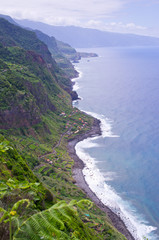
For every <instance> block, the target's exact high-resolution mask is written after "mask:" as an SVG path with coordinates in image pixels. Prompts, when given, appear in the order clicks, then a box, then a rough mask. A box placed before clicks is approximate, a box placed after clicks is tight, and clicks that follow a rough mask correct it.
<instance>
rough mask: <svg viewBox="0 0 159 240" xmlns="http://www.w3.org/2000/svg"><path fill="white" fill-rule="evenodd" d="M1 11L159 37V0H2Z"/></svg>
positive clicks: (69, 23) (56, 22)
mask: <svg viewBox="0 0 159 240" xmlns="http://www.w3.org/2000/svg"><path fill="white" fill-rule="evenodd" d="M0 13H1V14H6V15H9V16H11V17H13V18H17V19H30V20H35V21H40V22H45V23H48V24H51V25H62V26H67V25H75V26H82V27H89V28H96V29H100V30H107V31H114V32H122V33H137V34H142V35H151V36H158V37H159V0H27V1H23V0H2V1H1V3H0Z"/></svg>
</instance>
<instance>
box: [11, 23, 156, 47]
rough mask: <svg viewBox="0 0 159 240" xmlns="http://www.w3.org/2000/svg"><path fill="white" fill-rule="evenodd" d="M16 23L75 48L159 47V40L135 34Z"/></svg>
mask: <svg viewBox="0 0 159 240" xmlns="http://www.w3.org/2000/svg"><path fill="white" fill-rule="evenodd" d="M15 21H16V22H17V23H18V24H20V25H22V26H24V27H30V28H32V29H38V30H40V31H42V32H44V33H45V34H47V35H49V36H54V37H55V38H57V39H58V40H60V41H63V42H66V43H68V44H70V45H71V46H72V47H75V48H95V47H126V46H159V38H154V37H148V36H140V35H134V34H120V33H112V32H106V31H100V30H96V29H90V28H82V27H75V26H65V27H63V26H52V25H48V24H45V23H41V22H34V21H30V20H17V19H15Z"/></svg>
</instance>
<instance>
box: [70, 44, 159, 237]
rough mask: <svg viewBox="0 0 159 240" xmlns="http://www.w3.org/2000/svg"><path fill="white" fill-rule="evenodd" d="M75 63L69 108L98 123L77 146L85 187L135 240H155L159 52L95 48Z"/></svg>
mask: <svg viewBox="0 0 159 240" xmlns="http://www.w3.org/2000/svg"><path fill="white" fill-rule="evenodd" d="M78 51H84V52H95V53H97V54H98V55H99V57H96V58H88V59H87V58H83V59H81V60H80V62H79V63H76V64H75V68H76V69H77V70H78V71H79V73H80V74H79V78H76V79H73V81H74V82H75V85H74V90H76V91H77V93H78V95H79V96H80V97H81V100H78V101H74V102H73V105H74V106H75V107H77V108H79V109H81V110H83V111H85V112H87V113H89V114H90V115H92V116H94V117H96V118H98V119H100V120H101V129H102V136H100V137H99V136H98V137H97V136H96V137H93V138H89V139H85V140H84V141H82V142H79V143H78V144H77V145H76V152H77V155H78V156H79V157H80V158H81V159H82V160H83V161H84V163H85V165H86V166H85V168H84V170H83V174H84V176H85V179H86V181H87V183H88V185H89V186H90V188H91V189H92V190H93V191H94V192H95V193H96V195H97V196H98V197H99V198H100V199H101V200H102V202H103V203H104V204H106V205H107V206H109V207H110V208H111V209H112V210H113V211H114V212H115V213H116V214H118V215H120V216H121V218H122V219H123V220H124V222H125V224H126V226H127V227H128V229H129V230H130V231H131V233H132V234H133V235H134V237H135V239H143V238H144V237H147V238H148V239H149V240H157V239H159V48H156V47H146V48H145V47H132V48H94V49H78Z"/></svg>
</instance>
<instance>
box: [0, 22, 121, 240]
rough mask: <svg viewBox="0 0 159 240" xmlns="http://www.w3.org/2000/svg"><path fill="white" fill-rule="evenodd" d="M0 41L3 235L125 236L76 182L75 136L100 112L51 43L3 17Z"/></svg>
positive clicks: (0, 211) (0, 232)
mask: <svg viewBox="0 0 159 240" xmlns="http://www.w3.org/2000/svg"><path fill="white" fill-rule="evenodd" d="M13 33H14V34H13ZM0 43H1V44H0V73H1V78H0V86H1V88H0V102H1V105H0V222H1V225H0V239H1V240H7V239H9V238H10V239H24V240H25V239H26V240H27V239H101V240H103V239H125V238H124V237H123V235H122V234H120V233H118V232H117V230H116V229H115V228H114V227H113V226H112V225H111V224H110V222H109V220H108V218H107V216H106V215H105V213H103V212H102V211H101V210H100V209H98V208H97V207H96V206H95V205H94V204H92V203H90V201H88V199H87V197H86V195H85V194H84V193H83V192H82V191H81V190H80V189H79V188H78V187H77V186H76V185H75V184H74V179H73V177H72V167H73V164H74V162H73V159H71V157H70V156H69V154H68V151H67V142H68V140H69V139H70V138H72V137H74V136H76V135H78V134H82V133H84V132H86V131H89V130H90V128H91V125H92V123H93V119H92V118H91V117H89V116H87V115H85V114H83V113H81V112H80V111H79V110H78V109H76V108H73V107H72V106H71V97H70V95H69V94H68V93H67V92H66V91H65V90H64V89H65V88H67V87H68V85H67V84H68V82H67V81H65V80H66V78H65V77H63V76H64V75H63V72H62V71H61V70H60V69H59V67H58V66H57V64H56V63H55V61H54V60H53V59H52V57H51V54H50V52H49V51H48V48H47V46H46V45H45V44H43V42H41V41H39V40H38V39H37V37H36V35H35V34H34V33H31V32H30V31H27V30H24V29H21V28H20V27H17V26H14V25H12V24H10V23H8V22H7V21H5V20H3V19H0ZM28 203H29V205H28ZM82 203H86V205H84V206H83V205H81V204H82ZM88 205H89V206H90V205H91V208H89V206H88ZM37 221H38V223H37ZM36 233H37V234H36ZM35 234H36V236H35ZM34 236H35V238H34Z"/></svg>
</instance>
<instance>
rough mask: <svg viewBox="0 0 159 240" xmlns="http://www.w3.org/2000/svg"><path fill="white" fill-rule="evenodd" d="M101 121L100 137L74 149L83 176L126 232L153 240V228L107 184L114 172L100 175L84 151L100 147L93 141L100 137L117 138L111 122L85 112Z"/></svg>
mask: <svg viewBox="0 0 159 240" xmlns="http://www.w3.org/2000/svg"><path fill="white" fill-rule="evenodd" d="M86 113H87V114H90V115H92V116H93V117H95V118H97V119H99V120H100V121H101V130H102V136H96V137H92V138H87V139H85V140H83V141H81V142H79V143H78V144H77V145H76V147H75V149H76V153H77V155H78V156H79V158H80V159H81V160H82V161H83V162H84V163H85V168H84V169H83V175H84V177H85V180H86V182H87V184H88V185H89V187H90V189H91V190H92V191H93V192H94V193H95V194H96V195H97V197H98V198H99V199H100V200H101V201H102V203H103V204H105V205H106V206H108V207H109V208H110V209H111V210H112V211H113V212H114V213H115V214H117V215H118V216H119V217H120V218H121V219H122V220H123V221H124V223H125V225H126V227H127V228H128V230H129V231H130V232H131V234H132V235H133V236H134V238H135V239H136V240H143V237H148V238H149V239H151V240H153V239H156V238H153V236H152V234H151V233H152V232H153V231H155V230H156V228H155V227H152V226H149V225H148V223H147V222H146V221H145V220H144V217H143V216H141V215H139V214H138V213H137V211H136V210H135V208H134V207H133V206H132V205H131V203H129V202H127V201H125V200H123V199H122V198H121V197H120V195H119V194H118V193H117V192H116V191H115V190H114V189H113V188H112V187H111V186H110V185H109V184H108V183H110V181H112V180H113V178H114V177H115V176H116V173H115V172H111V173H110V172H108V173H105V174H103V173H101V171H100V170H99V169H98V167H97V165H96V163H97V161H98V159H95V158H92V157H91V156H90V155H89V154H88V153H87V151H86V149H87V148H93V147H100V145H99V144H97V143H95V140H96V139H98V138H100V137H103V138H105V137H119V136H118V135H115V134H114V133H113V132H112V123H113V122H112V121H111V120H109V119H108V118H106V117H105V116H104V115H100V114H96V113H92V112H86Z"/></svg>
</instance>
